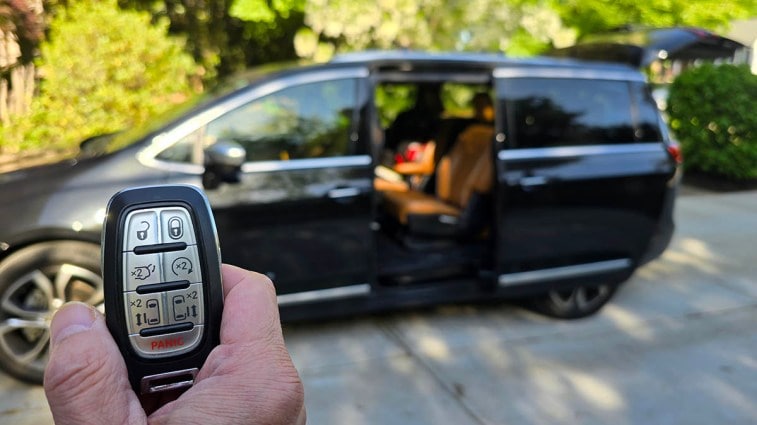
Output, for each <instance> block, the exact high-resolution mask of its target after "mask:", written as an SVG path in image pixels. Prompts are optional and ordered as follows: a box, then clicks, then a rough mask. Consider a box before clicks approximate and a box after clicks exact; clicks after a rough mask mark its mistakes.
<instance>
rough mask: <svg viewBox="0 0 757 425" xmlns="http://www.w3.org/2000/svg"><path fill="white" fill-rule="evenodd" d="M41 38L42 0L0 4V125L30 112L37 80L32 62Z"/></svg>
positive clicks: (20, 0) (12, 1)
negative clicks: (12, 117) (14, 116)
mask: <svg viewBox="0 0 757 425" xmlns="http://www.w3.org/2000/svg"><path fill="white" fill-rule="evenodd" d="M42 35H43V25H42V1H41V0H8V1H6V2H5V3H3V4H0V125H3V126H5V125H8V124H9V123H10V120H11V116H13V115H18V114H22V113H24V112H26V111H28V109H29V104H30V102H31V99H32V95H33V93H34V87H35V77H36V75H35V74H36V71H35V67H34V62H33V60H34V57H35V55H36V53H37V47H38V44H39V42H40V41H41V40H42Z"/></svg>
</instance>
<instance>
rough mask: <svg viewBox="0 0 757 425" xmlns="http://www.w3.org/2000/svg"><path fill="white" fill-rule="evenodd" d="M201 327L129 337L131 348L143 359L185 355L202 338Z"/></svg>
mask: <svg viewBox="0 0 757 425" xmlns="http://www.w3.org/2000/svg"><path fill="white" fill-rule="evenodd" d="M202 331H203V326H202V325H199V326H195V327H193V328H192V330H190V331H185V332H176V333H170V334H165V335H157V336H149V337H144V336H141V335H139V334H136V335H130V336H129V339H130V340H131V346H132V347H133V348H134V349H135V350H136V351H137V352H139V353H140V354H141V355H143V356H144V357H150V358H156V357H165V356H169V355H170V356H175V355H177V354H182V353H186V352H188V351H190V350H192V349H193V348H195V347H196V346H197V344H198V343H199V342H200V337H201V336H202Z"/></svg>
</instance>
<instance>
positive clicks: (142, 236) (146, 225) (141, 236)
mask: <svg viewBox="0 0 757 425" xmlns="http://www.w3.org/2000/svg"><path fill="white" fill-rule="evenodd" d="M139 224H141V225H142V226H144V229H142V230H137V239H139V240H140V241H143V240H145V239H147V231H148V230H150V223H148V222H146V221H142V222H141V223H139Z"/></svg>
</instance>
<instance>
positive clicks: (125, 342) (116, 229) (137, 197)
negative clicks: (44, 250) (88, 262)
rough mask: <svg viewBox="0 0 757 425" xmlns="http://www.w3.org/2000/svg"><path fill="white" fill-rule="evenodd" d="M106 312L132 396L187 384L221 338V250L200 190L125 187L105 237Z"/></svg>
mask: <svg viewBox="0 0 757 425" xmlns="http://www.w3.org/2000/svg"><path fill="white" fill-rule="evenodd" d="M102 274H103V280H104V283H105V318H106V322H107V324H108V328H109V329H110V332H111V334H112V335H113V338H114V339H115V341H116V343H117V344H118V347H119V349H120V350H121V354H122V355H123V358H124V360H125V361H126V367H127V369H128V371H129V380H130V381H131V385H132V387H133V388H134V391H135V392H137V394H150V393H156V392H161V391H168V390H175V389H180V388H186V387H189V386H191V385H192V384H193V383H194V379H195V376H196V375H197V372H198V371H199V369H200V368H201V367H202V365H203V363H204V362H205V359H206V358H207V357H208V354H209V353H210V351H211V350H212V349H213V348H214V347H215V346H217V345H218V343H219V330H220V325H221V314H222V310H223V288H222V284H221V253H220V250H219V246H218V236H217V233H216V228H215V223H214V221H213V214H212V212H211V210H210V205H209V204H208V200H207V198H206V197H205V195H204V194H203V193H202V192H201V191H200V190H199V189H197V188H195V187H192V186H184V185H166V186H151V187H139V188H133V189H126V190H123V191H121V192H118V193H117V194H115V195H114V196H113V197H112V198H111V200H110V202H109V203H108V209H107V213H106V219H105V223H104V225H103V235H102Z"/></svg>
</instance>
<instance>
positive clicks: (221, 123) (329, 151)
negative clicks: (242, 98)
mask: <svg viewBox="0 0 757 425" xmlns="http://www.w3.org/2000/svg"><path fill="white" fill-rule="evenodd" d="M356 93H357V80H355V79H345V80H332V81H322V82H317V83H309V84H302V85H297V86H291V87H287V88H284V89H282V90H280V91H278V92H275V93H273V94H270V95H267V96H264V97H261V98H258V99H256V100H254V101H252V102H250V103H248V104H246V105H244V106H241V107H239V108H237V109H235V110H232V111H231V112H229V113H227V114H225V115H223V116H221V117H220V118H217V119H216V120H214V121H212V122H210V123H209V124H208V125H207V128H206V129H205V136H204V137H205V140H206V144H210V143H214V142H216V141H219V140H224V141H233V142H236V143H239V144H240V145H242V146H243V147H244V148H245V150H246V151H247V161H271V160H290V159H305V158H324V157H333V156H342V155H350V154H353V152H352V149H353V147H352V145H353V144H351V143H350V142H349V140H350V131H351V126H352V119H353V112H354V110H355V108H356V106H355V105H356V101H357V100H356Z"/></svg>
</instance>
